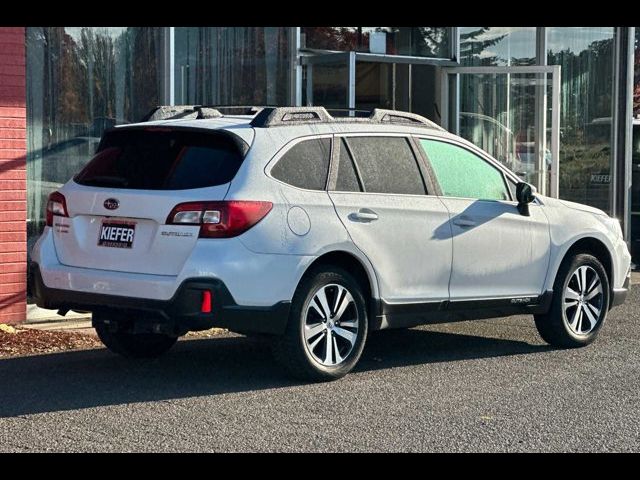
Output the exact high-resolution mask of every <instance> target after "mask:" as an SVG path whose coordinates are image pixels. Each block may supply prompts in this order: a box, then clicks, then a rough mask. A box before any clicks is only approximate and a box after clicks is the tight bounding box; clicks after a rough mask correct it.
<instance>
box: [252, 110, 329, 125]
mask: <svg viewBox="0 0 640 480" xmlns="http://www.w3.org/2000/svg"><path fill="white" fill-rule="evenodd" d="M331 121H333V117H332V116H331V115H329V112H327V110H326V109H325V108H324V107H266V108H263V109H262V110H260V112H258V114H257V115H256V116H255V117H254V118H253V120H251V126H252V127H261V128H269V127H277V126H280V125H295V124H299V123H327V122H331Z"/></svg>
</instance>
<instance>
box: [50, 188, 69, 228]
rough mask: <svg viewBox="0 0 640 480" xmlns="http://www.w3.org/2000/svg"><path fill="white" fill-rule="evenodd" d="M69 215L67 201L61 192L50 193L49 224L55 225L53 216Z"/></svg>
mask: <svg viewBox="0 0 640 480" xmlns="http://www.w3.org/2000/svg"><path fill="white" fill-rule="evenodd" d="M54 215H58V216H59V217H68V216H69V213H68V212H67V202H66V200H65V198H64V195H62V194H61V193H60V192H53V193H52V194H51V195H49V201H48V202H47V226H48V227H51V226H53V216H54Z"/></svg>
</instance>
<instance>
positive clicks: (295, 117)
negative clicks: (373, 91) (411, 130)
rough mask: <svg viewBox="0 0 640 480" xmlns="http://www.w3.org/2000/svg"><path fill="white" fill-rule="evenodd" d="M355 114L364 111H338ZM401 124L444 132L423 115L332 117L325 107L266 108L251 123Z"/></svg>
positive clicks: (377, 111)
mask: <svg viewBox="0 0 640 480" xmlns="http://www.w3.org/2000/svg"><path fill="white" fill-rule="evenodd" d="M337 110H339V111H349V112H353V113H354V114H356V112H357V113H361V112H362V110H355V109H337ZM333 122H340V123H400V124H410V125H415V126H424V127H428V128H433V129H436V130H444V128H442V127H441V126H440V125H438V124H436V123H434V122H432V121H431V120H427V119H426V118H424V117H423V116H421V115H417V114H415V113H409V112H401V111H398V110H385V109H381V108H375V109H374V110H373V111H372V112H371V114H370V115H369V116H368V117H364V118H363V117H356V116H349V117H339V118H335V117H332V116H331V115H330V114H329V112H328V111H327V109H325V108H324V107H265V108H263V109H262V110H261V111H260V112H258V114H257V115H256V116H255V117H254V118H253V120H252V121H251V126H252V127H259V128H269V127H277V126H282V125H298V124H308V123H333Z"/></svg>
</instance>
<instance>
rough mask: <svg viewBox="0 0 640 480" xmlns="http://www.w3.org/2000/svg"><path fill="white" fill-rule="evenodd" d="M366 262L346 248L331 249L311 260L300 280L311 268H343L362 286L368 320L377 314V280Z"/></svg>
mask: <svg viewBox="0 0 640 480" xmlns="http://www.w3.org/2000/svg"><path fill="white" fill-rule="evenodd" d="M367 263H368V262H366V261H364V260H363V259H361V258H359V257H358V256H356V255H355V254H353V253H352V252H348V251H346V250H332V251H329V252H325V253H323V254H322V255H319V256H318V258H316V259H315V260H314V261H313V262H311V263H310V264H309V265H308V266H307V268H306V269H305V271H304V273H303V275H302V277H301V278H300V281H302V278H304V276H305V275H306V274H307V273H308V272H310V271H311V270H312V269H314V268H316V267H319V266H322V265H333V266H337V267H340V268H343V269H345V270H346V271H347V272H349V273H350V274H352V275H353V276H354V277H355V278H356V281H357V282H358V283H359V284H360V286H361V287H362V288H363V294H364V296H365V299H366V300H367V309H368V311H369V316H370V319H369V320H370V321H371V318H373V317H375V316H376V315H377V314H378V312H377V309H378V306H379V305H378V304H379V302H378V298H379V295H378V280H377V277H376V275H375V272H374V271H373V268H372V267H371V266H370V265H368V264H367ZM300 281H299V282H298V284H299V283H300Z"/></svg>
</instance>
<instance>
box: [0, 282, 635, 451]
mask: <svg viewBox="0 0 640 480" xmlns="http://www.w3.org/2000/svg"><path fill="white" fill-rule="evenodd" d="M639 321H640V288H639V287H638V286H637V285H635V286H634V287H633V289H632V291H631V293H630V296H629V298H628V299H627V302H626V304H624V305H623V306H621V307H618V308H616V309H614V310H612V312H611V313H610V316H609V318H608V320H607V324H606V325H605V326H604V328H603V330H602V332H601V334H600V337H599V338H598V340H597V341H596V342H595V343H594V344H593V345H591V346H589V347H586V348H582V349H574V350H557V349H554V348H551V347H549V346H546V345H545V344H544V343H543V342H542V340H541V339H540V338H539V337H538V335H537V332H536V330H535V327H534V325H533V319H532V318H531V317H509V318H504V319H496V320H483V321H475V322H460V323H452V324H443V325H433V326H428V327H420V328H415V329H410V330H398V331H386V332H377V333H374V334H373V335H372V336H371V337H370V339H369V342H368V345H367V347H366V349H365V353H364V355H363V358H362V360H361V361H360V364H359V366H358V367H357V369H356V371H355V372H353V373H352V374H350V375H348V376H347V377H345V378H343V379H341V380H339V381H336V382H332V383H323V384H304V383H299V382H294V381H291V380H288V379H287V378H286V377H285V376H284V375H283V374H282V372H281V371H280V369H279V368H278V367H277V366H276V365H274V363H273V361H272V358H271V356H270V353H269V349H268V347H267V346H266V345H265V344H264V343H262V342H260V341H258V340H254V339H250V338H245V337H242V336H237V335H231V334H229V335H223V336H218V337H214V338H209V339H193V340H191V339H187V340H181V341H180V342H178V344H177V345H176V346H175V347H174V349H173V350H171V351H170V352H169V353H168V354H167V355H165V356H164V357H162V358H160V359H156V360H149V361H129V360H124V359H121V358H119V357H117V356H115V355H113V354H111V353H109V352H108V351H106V350H105V349H96V350H88V351H76V352H67V353H57V354H47V355H37V356H30V357H17V358H10V359H4V360H0V451H2V452H7V451H8V452H24V451H92V452H93V451H166V452H176V451H206V452H227V451H285V452H287V451H318V452H326V451H337V452H342V451H434V452H441V451H455V452H457V451H473V452H476V451H479V452H485V451H498V452H515V451H522V452H549V451H554V452H565V451H579V452H583V451H585V452H587V451H588V452H591V451H635V452H638V451H640V415H638V412H639V411H640V395H639V387H640V328H638V327H639Z"/></svg>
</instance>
